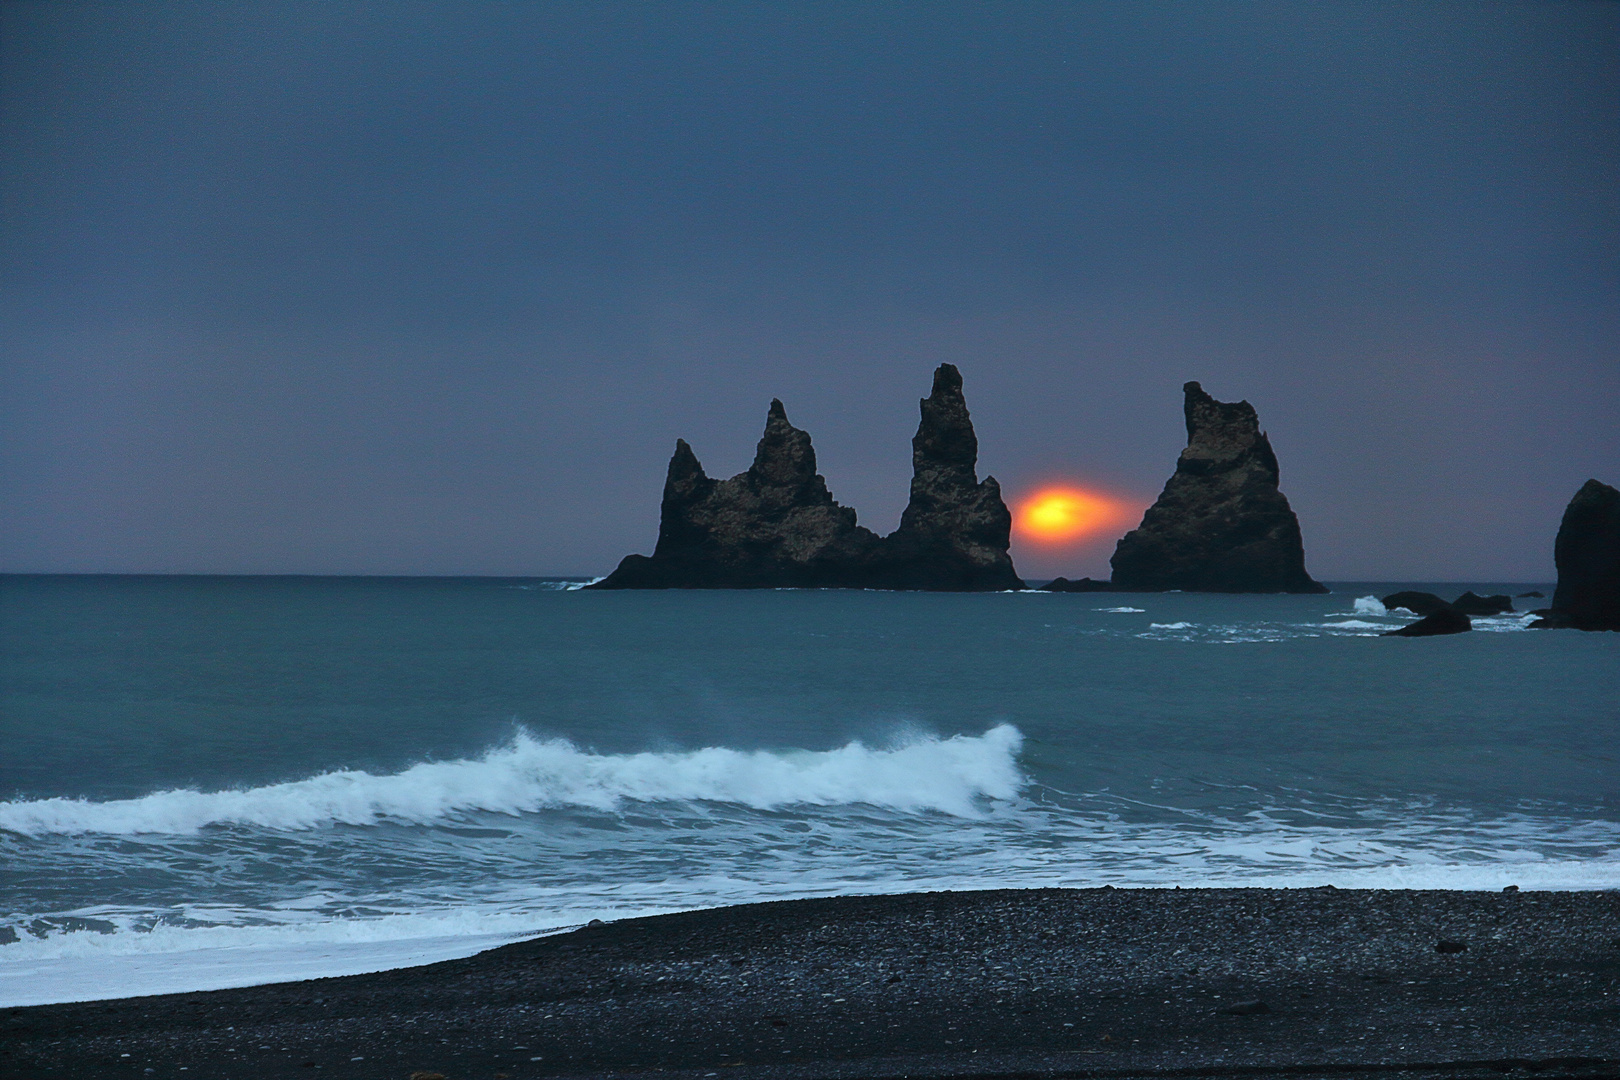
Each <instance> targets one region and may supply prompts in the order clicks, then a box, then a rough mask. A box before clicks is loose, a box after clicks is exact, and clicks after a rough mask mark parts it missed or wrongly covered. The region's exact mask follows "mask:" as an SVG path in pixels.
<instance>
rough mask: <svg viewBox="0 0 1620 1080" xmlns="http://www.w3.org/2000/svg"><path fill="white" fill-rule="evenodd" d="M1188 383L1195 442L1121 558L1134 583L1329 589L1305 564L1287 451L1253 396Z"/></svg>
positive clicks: (1128, 585)
mask: <svg viewBox="0 0 1620 1080" xmlns="http://www.w3.org/2000/svg"><path fill="white" fill-rule="evenodd" d="M1183 390H1184V392H1185V393H1186V411H1187V448H1186V449H1185V450H1183V451H1182V452H1181V458H1180V460H1178V461H1177V462H1176V471H1175V474H1174V475H1173V476H1171V477H1170V480H1169V481H1168V482H1167V483H1166V484H1165V485H1164V491H1163V493H1162V494H1160V495H1159V501H1158V502H1156V503H1154V504H1153V505H1152V506H1151V507H1149V508H1148V511H1147V513H1146V514H1144V515H1143V516H1142V524H1141V525H1140V526H1138V527H1137V528H1135V529H1133V530H1132V531H1131V532H1128V533H1126V534H1125V535H1124V536H1123V537H1122V538H1121V539H1120V541H1119V546H1118V547H1117V548H1115V550H1114V557H1113V559H1112V560H1111V561H1112V564H1113V568H1114V574H1113V583H1114V584H1115V585H1117V586H1120V587H1121V588H1124V589H1132V590H1142V591H1163V590H1166V589H1184V590H1187V591H1189V592H1194V591H1196V592H1289V593H1324V592H1327V589H1326V588H1324V587H1323V586H1321V585H1320V584H1318V583H1317V582H1315V581H1313V580H1312V579H1311V576H1310V575H1309V574H1307V573H1306V572H1305V545H1304V542H1303V541H1302V540H1301V538H1300V533H1299V519H1298V518H1296V517H1295V516H1294V511H1293V510H1292V508H1290V507H1289V505H1288V499H1287V497H1285V496H1284V495H1283V493H1282V492H1281V491H1280V490H1279V489H1278V487H1277V481H1278V471H1277V456H1276V454H1274V453H1272V450H1271V440H1269V439H1268V438H1266V434H1265V432H1263V431H1261V430H1260V419H1259V417H1258V416H1257V415H1256V414H1255V411H1254V407H1253V406H1252V405H1250V404H1249V403H1248V402H1247V401H1239V402H1237V403H1236V404H1228V403H1226V402H1221V401H1216V400H1215V399H1214V398H1212V397H1210V396H1209V395H1208V394H1206V393H1204V390H1203V388H1202V387H1201V386H1199V385H1198V384H1197V383H1195V382H1190V383H1188V384H1187V385H1186V386H1185V387H1183Z"/></svg>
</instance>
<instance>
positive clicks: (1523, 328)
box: [0, 0, 1620, 581]
mask: <svg viewBox="0 0 1620 1080" xmlns="http://www.w3.org/2000/svg"><path fill="white" fill-rule="evenodd" d="M0 20H3V23H0V506H3V507H4V511H3V513H0V569H4V570H12V571H116V572H125V571H143V572H146V571H150V572H255V573H257V572H292V573H432V574H440V573H471V574H551V573H558V574H565V573H578V574H589V573H603V572H606V571H607V570H609V569H610V568H611V567H612V566H613V565H614V564H615V563H616V562H617V561H618V559H619V558H620V557H621V556H622V555H624V554H625V553H627V552H630V551H642V552H648V551H650V550H651V548H652V544H653V541H654V539H655V537H656V534H657V524H658V498H659V492H660V488H661V485H662V481H663V475H664V468H665V464H666V462H667V460H668V457H669V452H670V450H671V448H672V446H673V444H674V440H675V438H676V437H677V436H683V437H685V438H686V439H688V440H689V441H690V442H691V443H692V445H693V448H694V449H695V450H696V452H697V454H698V456H699V457H700V459H701V460H702V461H703V463H704V465H705V466H706V467H707V469H708V471H709V473H710V474H711V475H716V476H725V475H730V474H731V473H733V472H736V471H739V470H741V469H742V468H744V467H746V465H747V463H748V461H749V459H750V458H751V455H752V453H753V444H754V441H755V440H756V439H757V438H758V436H759V431H760V428H761V427H762V425H763V423H764V419H765V409H766V406H767V404H768V403H769V401H770V399H771V397H773V396H776V397H780V398H782V400H783V401H784V402H785V403H786V404H787V408H788V415H789V416H790V417H791V419H792V420H793V421H794V422H795V423H796V424H798V425H799V426H801V427H804V428H806V429H807V430H809V431H810V433H811V435H812V436H813V437H814V440H815V446H816V450H817V453H818V455H819V459H820V464H821V471H822V473H823V474H824V475H825V476H826V477H827V480H828V483H829V484H830V486H831V487H832V490H833V493H834V494H835V496H837V497H838V498H839V500H840V501H842V502H844V503H846V504H848V505H853V506H855V507H856V508H857V509H858V510H859V512H860V517H861V521H862V523H864V524H866V525H869V526H870V527H872V528H874V529H876V530H878V531H880V532H887V531H889V530H890V529H892V528H893V527H894V526H895V525H896V524H897V522H898V519H899V514H900V510H901V509H902V507H903V506H904V503H905V498H906V488H907V483H908V479H909V476H910V444H909V440H910V438H911V435H912V432H913V430H914V428H915V426H916V421H917V399H918V397H920V396H921V395H923V394H924V393H926V392H927V390H928V386H929V381H930V376H931V371H932V369H933V367H934V366H935V365H936V364H937V363H939V362H941V361H950V362H952V363H955V364H957V365H958V366H959V367H960V368H961V369H962V372H963V375H964V378H965V380H966V389H967V395H968V404H969V407H970V408H971V409H972V412H973V416H974V420H975V423H976V425H977V427H978V432H979V439H980V471H981V474H982V473H984V472H989V473H992V474H994V475H995V476H996V477H998V478H999V479H1000V481H1001V483H1002V485H1003V487H1004V489H1006V490H1007V492H1008V493H1009V494H1010V495H1017V494H1020V493H1025V492H1028V491H1029V490H1031V489H1032V488H1034V487H1035V486H1037V485H1038V484H1039V483H1041V482H1042V481H1046V480H1067V481H1072V482H1080V483H1090V484H1093V485H1097V486H1100V487H1102V488H1104V489H1107V490H1110V491H1113V492H1115V493H1118V494H1121V495H1124V496H1127V497H1131V498H1135V499H1137V500H1139V501H1140V502H1141V503H1143V504H1145V503H1147V502H1149V501H1151V500H1152V498H1153V497H1154V496H1155V495H1156V494H1157V492H1158V490H1159V488H1160V486H1161V485H1162V484H1163V482H1164V480H1165V478H1166V477H1167V476H1168V475H1169V474H1170V472H1171V470H1172V468H1173V466H1174V463H1175V459H1176V455H1177V454H1178V453H1179V451H1180V449H1181V447H1182V445H1183V443H1184V441H1185V435H1184V429H1183V427H1182V417H1181V384H1182V383H1183V382H1184V381H1186V380H1188V379H1197V380H1200V381H1201V382H1202V383H1203V384H1204V386H1205V388H1206V389H1207V390H1209V391H1210V392H1211V393H1212V394H1214V395H1215V396H1216V397H1218V398H1221V399H1223V400H1237V399H1239V398H1246V399H1248V400H1249V401H1250V402H1252V403H1253V404H1254V405H1255V407H1256V408H1257V409H1258V410H1259V413H1260V418H1261V421H1262V424H1263V425H1264V426H1265V427H1266V428H1267V429H1268V430H1269V432H1270V434H1271V438H1272V442H1273V444H1274V445H1275V447H1276V449H1277V453H1278V457H1279V458H1280V460H1281V463H1282V476H1283V490H1284V492H1285V493H1286V494H1287V495H1288V496H1289V498H1290V499H1291V500H1292V502H1293V505H1294V507H1295V509H1296V510H1297V511H1298V513H1299V517H1300V521H1301V524H1302V527H1303V529H1304V534H1305V544H1306V557H1307V565H1308V566H1309V568H1310V570H1311V571H1312V573H1313V574H1315V576H1317V577H1319V578H1325V579H1330V580H1331V579H1341V580H1343V579H1420V580H1490V579H1502V580H1520V581H1522V580H1546V579H1548V578H1549V577H1550V575H1551V573H1552V539H1553V535H1554V533H1555V532H1556V529H1557V525H1558V518H1559V515H1560V514H1561V512H1562V510H1563V507H1564V504H1565V503H1566V502H1567V501H1568V500H1569V498H1570V496H1571V495H1572V494H1574V492H1575V490H1576V488H1578V487H1579V486H1580V484H1581V483H1582V482H1583V481H1585V480H1586V479H1587V478H1588V477H1590V476H1596V477H1598V478H1599V479H1603V480H1605V481H1607V482H1609V483H1620V434H1617V433H1620V423H1617V416H1620V410H1617V406H1620V333H1617V331H1620V287H1617V286H1620V280H1617V279H1620V64H1617V63H1616V57H1617V56H1620V5H1616V4H1612V3H1595V2H1594V3H1520V2H1513V3H1502V4H1493V3H1473V2H1470V3H1458V4H1448V3H1443V2H1429V3H1422V4H1413V3H1408V2H1404V0H1403V2H1399V3H1389V4H1379V3H1353V4H1329V3H1316V2H1310V3H1230V4H1227V3H1173V2H1169V3H1167V2H1162V0H1155V2H1152V3H1145V2H1144V3H1126V2H1120V3H1066V4H1043V3H1007V2H995V3H983V4H951V3H943V2H938V0H930V2H926V3H923V2H918V3H912V4H892V5H891V4H881V3H875V2H872V0H860V2H855V3H845V4H840V3H832V2H828V0H815V2H807V3H766V2H758V3H732V4H698V3H668V4H640V3H636V4H631V3H625V4H612V3H603V2H600V0H594V2H590V3H582V4H577V5H569V4H563V3H556V2H547V3H544V4H538V3H511V4H496V3H469V2H466V0H456V2H453V3H388V4H369V3H359V2H344V3H329V2H326V0H320V2H312V3H298V2H295V0H274V2H270V3H262V4H260V3H232V2H215V0H210V2H206V3H197V4H150V3H140V2H119V3H105V4H94V3H41V4H33V3H17V2H10V0H5V2H3V3H0ZM1114 539H1115V537H1113V536H1109V537H1106V538H1104V539H1103V541H1102V542H1100V543H1097V544H1092V545H1090V546H1088V547H1085V548H1083V549H1080V550H1074V551H1069V552H1062V553H1043V552H1040V551H1036V550H1034V549H1031V548H1028V547H1023V546H1020V547H1015V549H1014V556H1015V559H1016V561H1017V564H1018V567H1019V569H1020V570H1021V571H1022V572H1024V573H1025V574H1026V575H1027V576H1031V577H1044V576H1051V575H1053V574H1058V573H1063V574H1066V575H1068V576H1071V577H1073V576H1078V575H1080V574H1091V575H1093V576H1102V575H1106V573H1107V557H1108V554H1109V553H1110V552H1111V550H1112V545H1113V540H1114Z"/></svg>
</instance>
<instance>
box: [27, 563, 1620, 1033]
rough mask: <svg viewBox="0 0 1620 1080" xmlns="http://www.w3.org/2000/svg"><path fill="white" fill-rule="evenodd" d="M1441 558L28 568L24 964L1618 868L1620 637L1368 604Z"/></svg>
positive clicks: (75, 975) (278, 954) (163, 961)
mask: <svg viewBox="0 0 1620 1080" xmlns="http://www.w3.org/2000/svg"><path fill="white" fill-rule="evenodd" d="M1413 584H1414V583H1381V584H1357V585H1339V586H1335V592H1334V593H1333V594H1332V595H1329V596H1304V597H1287V596H1212V595H1192V594H1174V593H1172V594H1095V595H1050V594H1043V593H1017V594H1011V593H1001V594H989V595H984V594H980V595H953V594H904V593H876V592H834V591H825V592H823V591H780V592H775V591H773V592H657V593H635V592H630V593H626V592H613V593H593V592H580V591H575V590H572V589H568V588H566V587H564V586H563V585H562V583H559V582H555V581H544V580H523V579H488V578H484V579H389V578H175V577H7V578H0V649H3V652H0V708H3V714H0V1004H15V1003H25V1002H38V1001H52V1000H75V999H87V998H97V997H109V996H119V995H124V994H134V993H154V992H162V991H170V990H180V989H198V988H204V987H211V986H223V985H241V984H244V983H251V982H262V981H269V980H273V979H281V978H295V977H307V976H311V975H328V974H339V973H346V972H351V971H362V970H375V969H377V968H381V967H389V966H396V965H399V964H405V963H414V962H422V961H425V960H434V959H441V958H444V957H448V956H452V955H465V954H467V953H470V952H473V951H476V950H478V949H480V948H484V947H487V946H488V945H490V944H493V943H497V942H499V941H504V940H508V939H510V938H511V937H512V936H515V935H521V934H525V933H532V932H535V931H538V930H542V929H546V928H553V927H559V926H565V925H570V924H574V923H578V922H581V921H584V920H585V919H588V918H592V917H614V916H615V915H625V914H631V913H645V912H652V911H667V910H673V909H679V908H688V907H694V906H701V905H712V904H721V903H731V902H738V901H747V900H755V899H763V898H780V897H790V896H811V895H825V894H829V893H840V892H893V891H905V890H914V889H933V888H982V887H1006V886H1021V885H1082V886H1083V885H1100V884H1105V883H1112V884H1115V885H1121V886H1124V885H1173V884H1180V885H1189V886H1190V885H1208V884H1253V885H1317V884H1323V883H1332V884H1336V885H1339V886H1341V887H1351V886H1392V887H1395V886H1413V887H1419V886H1421V887H1441V888H1465V889H1469V888H1500V887H1502V886H1503V885H1506V884H1509V883H1513V884H1518V885H1520V886H1521V887H1524V888H1555V887H1556V888H1614V887H1617V886H1620V761H1617V758H1620V634H1581V633H1578V632H1575V631H1556V632H1542V631H1525V630H1524V629H1523V626H1524V623H1525V622H1526V621H1527V620H1526V619H1523V618H1519V617H1504V618H1499V619H1489V620H1476V627H1477V628H1478V629H1479V630H1480V631H1482V632H1478V633H1473V634H1465V635H1459V636H1456V637H1449V638H1430V639H1411V640H1408V639H1398V638H1397V639H1385V638H1379V637H1377V636H1376V635H1377V634H1378V633H1379V631H1381V630H1383V629H1387V628H1389V627H1392V626H1396V625H1400V624H1401V623H1402V622H1404V621H1408V620H1405V619H1401V618H1397V617H1394V616H1389V615H1386V614H1384V613H1382V610H1381V607H1380V605H1378V604H1376V603H1375V602H1369V601H1368V600H1365V599H1359V598H1364V597H1371V596H1373V595H1383V594H1385V593H1387V592H1389V591H1392V590H1393V589H1395V588H1397V587H1411V586H1412V585H1413ZM1417 585H1418V587H1424V586H1422V584H1421V583H1417ZM1465 587H1469V586H1468V585H1463V584H1459V585H1447V586H1441V587H1435V586H1428V588H1431V589H1433V590H1434V591H1437V592H1442V593H1444V594H1446V595H1448V596H1449V595H1453V594H1455V593H1457V592H1460V591H1461V590H1462V589H1463V588H1465ZM1472 587H1474V588H1475V589H1476V591H1481V592H1500V591H1510V592H1522V591H1525V590H1526V589H1528V588H1531V587H1539V588H1540V589H1541V590H1542V591H1543V592H1547V593H1549V594H1550V592H1551V589H1550V588H1549V587H1547V586H1546V585H1540V586H1528V585H1503V584H1500V583H1488V582H1486V583H1473V584H1472ZM1519 603H1520V605H1521V606H1526V607H1528V606H1536V605H1537V604H1539V603H1545V601H1519Z"/></svg>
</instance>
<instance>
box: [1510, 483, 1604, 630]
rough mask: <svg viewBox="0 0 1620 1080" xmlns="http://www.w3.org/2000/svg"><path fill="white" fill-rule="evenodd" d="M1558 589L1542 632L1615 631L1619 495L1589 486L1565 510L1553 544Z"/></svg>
mask: <svg viewBox="0 0 1620 1080" xmlns="http://www.w3.org/2000/svg"><path fill="white" fill-rule="evenodd" d="M1553 562H1554V564H1555V565H1556V566H1557V567H1558V588H1557V590H1556V591H1554V593H1553V599H1552V607H1551V608H1549V609H1548V611H1547V615H1546V617H1545V618H1543V619H1542V620H1541V621H1540V622H1537V623H1534V624H1532V625H1534V626H1536V627H1537V628H1544V627H1555V628H1556V627H1570V628H1572V629H1575V630H1620V491H1617V490H1615V489H1614V488H1612V487H1610V486H1609V485H1608V484H1604V483H1600V482H1598V481H1597V480H1588V481H1587V482H1586V483H1585V484H1583V485H1582V486H1581V490H1579V491H1577V492H1576V493H1575V497H1574V498H1573V499H1571V500H1570V501H1569V506H1567V507H1565V508H1564V520H1563V521H1562V522H1560V523H1559V526H1558V539H1556V540H1555V541H1553Z"/></svg>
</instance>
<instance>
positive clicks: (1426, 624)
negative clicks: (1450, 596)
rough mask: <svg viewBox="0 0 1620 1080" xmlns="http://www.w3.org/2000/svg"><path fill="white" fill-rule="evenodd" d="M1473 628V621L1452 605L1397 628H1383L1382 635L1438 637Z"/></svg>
mask: <svg viewBox="0 0 1620 1080" xmlns="http://www.w3.org/2000/svg"><path fill="white" fill-rule="evenodd" d="M1473 628H1474V621H1473V620H1472V619H1470V618H1469V617H1468V616H1467V615H1464V614H1463V613H1462V612H1460V611H1458V610H1457V609H1456V608H1454V607H1450V606H1447V607H1443V608H1441V609H1440V610H1439V611H1436V612H1433V613H1432V614H1429V615H1425V616H1424V617H1423V618H1421V619H1419V620H1418V621H1417V622H1415V623H1412V624H1410V625H1408V626H1403V627H1401V628H1400V629H1398V630H1385V631H1384V633H1383V634H1382V635H1381V636H1383V637H1438V636H1439V635H1441V634H1461V633H1463V632H1465V631H1468V630H1472V629H1473Z"/></svg>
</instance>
